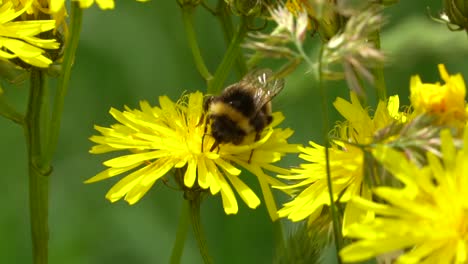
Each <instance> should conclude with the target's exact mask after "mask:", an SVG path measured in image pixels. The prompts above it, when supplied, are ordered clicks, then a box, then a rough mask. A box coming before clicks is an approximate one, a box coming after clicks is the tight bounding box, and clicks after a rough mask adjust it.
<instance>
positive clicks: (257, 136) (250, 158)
mask: <svg viewBox="0 0 468 264" xmlns="http://www.w3.org/2000/svg"><path fill="white" fill-rule="evenodd" d="M259 139H260V133H259V132H257V133H256V134H255V142H257V141H258V140H259ZM253 152H254V150H253V149H252V150H251V151H250V156H249V160H248V161H247V163H249V164H250V161H251V160H252V156H253Z"/></svg>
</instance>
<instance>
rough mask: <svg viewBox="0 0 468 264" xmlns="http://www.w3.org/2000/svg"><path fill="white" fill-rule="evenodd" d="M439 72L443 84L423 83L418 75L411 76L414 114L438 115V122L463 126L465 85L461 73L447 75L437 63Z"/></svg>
mask: <svg viewBox="0 0 468 264" xmlns="http://www.w3.org/2000/svg"><path fill="white" fill-rule="evenodd" d="M439 72H440V76H441V77H442V80H444V82H445V84H443V85H441V84H440V83H438V82H437V83H423V82H421V79H420V78H419V76H418V75H416V76H413V77H412V78H411V83H410V90H411V95H410V99H411V104H412V106H413V108H414V112H415V114H423V113H424V114H429V115H432V116H436V117H438V120H439V123H440V124H444V125H454V126H455V127H459V128H463V127H464V125H465V122H466V120H467V117H468V115H467V108H466V102H465V95H466V86H465V81H464V80H463V77H462V76H461V74H456V75H449V74H448V73H447V70H446V69H445V66H444V65H443V64H439Z"/></svg>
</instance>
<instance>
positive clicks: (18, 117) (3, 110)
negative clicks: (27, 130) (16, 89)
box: [0, 96, 24, 125]
mask: <svg viewBox="0 0 468 264" xmlns="http://www.w3.org/2000/svg"><path fill="white" fill-rule="evenodd" d="M0 116H3V117H5V118H6V119H9V120H11V121H13V122H15V123H17V124H19V125H23V122H24V116H23V115H22V114H21V113H19V112H18V111H16V110H15V109H14V108H13V107H12V106H11V105H9V104H8V103H7V102H6V101H5V97H4V96H0Z"/></svg>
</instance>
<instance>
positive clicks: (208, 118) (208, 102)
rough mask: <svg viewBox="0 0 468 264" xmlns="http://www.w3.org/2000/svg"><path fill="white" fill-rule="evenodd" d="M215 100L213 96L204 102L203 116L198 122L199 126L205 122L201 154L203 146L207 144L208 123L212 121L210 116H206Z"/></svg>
mask: <svg viewBox="0 0 468 264" xmlns="http://www.w3.org/2000/svg"><path fill="white" fill-rule="evenodd" d="M213 99H214V97H213V96H209V97H207V98H205V101H204V102H203V114H202V115H201V117H200V120H199V121H198V124H197V126H199V125H201V124H202V122H203V121H205V129H204V130H203V137H202V143H201V152H203V145H204V143H205V135H206V130H207V129H208V122H209V120H210V119H211V117H210V115H208V116H206V117H205V115H206V113H207V111H208V108H209V107H210V104H211V102H212V101H213Z"/></svg>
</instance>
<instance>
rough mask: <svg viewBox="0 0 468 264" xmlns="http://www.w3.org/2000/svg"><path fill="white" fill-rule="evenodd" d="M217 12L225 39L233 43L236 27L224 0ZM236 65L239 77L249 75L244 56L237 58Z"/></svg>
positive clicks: (219, 3) (219, 4)
mask: <svg viewBox="0 0 468 264" xmlns="http://www.w3.org/2000/svg"><path fill="white" fill-rule="evenodd" d="M217 11H218V14H219V15H218V19H219V22H220V23H221V27H222V29H223V32H224V39H225V41H226V43H231V41H232V37H233V35H234V26H233V24H232V19H231V12H230V11H229V7H228V6H227V4H226V2H225V1H224V0H219V2H218V7H217ZM235 63H236V65H235V67H236V71H237V74H238V77H239V78H241V77H242V76H244V75H245V74H246V73H247V64H246V62H245V57H244V56H243V54H239V56H237V57H236V62H235Z"/></svg>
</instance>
